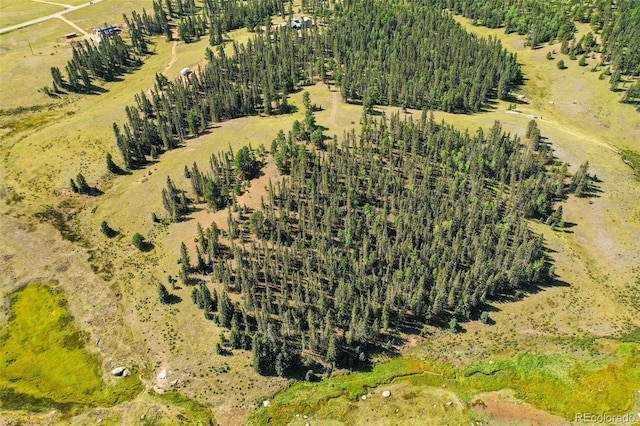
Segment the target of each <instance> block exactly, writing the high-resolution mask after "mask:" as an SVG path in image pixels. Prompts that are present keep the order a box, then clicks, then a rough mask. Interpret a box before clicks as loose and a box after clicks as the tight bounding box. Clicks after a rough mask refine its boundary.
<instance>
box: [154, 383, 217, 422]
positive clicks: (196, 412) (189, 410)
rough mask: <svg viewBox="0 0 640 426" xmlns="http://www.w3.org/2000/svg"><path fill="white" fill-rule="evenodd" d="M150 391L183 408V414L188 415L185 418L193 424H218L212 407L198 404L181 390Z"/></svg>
mask: <svg viewBox="0 0 640 426" xmlns="http://www.w3.org/2000/svg"><path fill="white" fill-rule="evenodd" d="M150 393H151V395H153V396H155V397H156V398H158V399H160V400H162V401H163V402H166V403H170V404H172V405H174V406H176V407H179V408H182V409H183V410H184V413H183V414H182V415H183V416H186V417H187V418H186V419H183V420H184V421H185V422H186V423H189V424H193V425H211V424H214V425H215V424H218V423H217V422H216V419H215V417H214V416H213V413H212V412H211V410H210V409H208V408H207V407H205V406H203V405H201V404H198V403H197V402H195V401H194V400H192V399H190V398H188V397H186V396H185V395H183V394H181V393H180V392H173V391H172V392H165V393H163V394H158V393H156V392H150Z"/></svg>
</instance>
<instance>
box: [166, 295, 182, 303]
mask: <svg viewBox="0 0 640 426" xmlns="http://www.w3.org/2000/svg"><path fill="white" fill-rule="evenodd" d="M180 302H182V297H180V296H178V295H177V294H169V297H168V298H167V303H166V304H167V305H176V304H178V303H180Z"/></svg>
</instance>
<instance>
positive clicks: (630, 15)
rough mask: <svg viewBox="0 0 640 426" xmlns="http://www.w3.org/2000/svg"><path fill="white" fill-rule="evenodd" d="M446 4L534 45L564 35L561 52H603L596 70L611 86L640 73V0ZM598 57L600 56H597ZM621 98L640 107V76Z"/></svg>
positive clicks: (443, 1) (462, 0) (442, 0)
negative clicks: (581, 26) (582, 28)
mask: <svg viewBox="0 0 640 426" xmlns="http://www.w3.org/2000/svg"><path fill="white" fill-rule="evenodd" d="M437 4H438V5H439V6H440V7H443V8H447V9H448V10H450V11H452V12H454V13H456V14H460V15H462V16H465V17H466V18H469V19H471V20H472V22H473V24H474V25H483V26H486V27H489V28H504V30H505V32H506V33H512V32H516V33H518V34H521V35H523V36H525V38H526V43H527V44H528V45H529V46H531V47H532V48H536V47H538V46H539V45H540V44H541V43H546V42H554V41H556V40H557V41H559V42H560V43H561V48H560V52H561V53H563V54H566V55H569V57H570V58H571V59H577V57H578V56H581V58H580V62H579V65H581V66H585V65H586V63H587V61H586V58H587V57H588V56H589V55H591V54H593V53H598V54H601V56H600V60H599V63H598V65H597V66H595V67H593V68H592V70H593V71H598V70H599V67H602V68H603V70H604V72H603V73H602V78H605V77H608V78H609V81H610V84H611V90H613V91H618V90H622V88H621V87H620V85H619V83H620V81H621V79H622V76H630V77H638V76H640V3H638V2H637V1H634V0H620V1H613V0H592V1H585V0H566V1H540V0H526V1H520V0H490V1H485V0H438V1H437ZM574 22H582V23H588V24H590V26H591V29H592V31H591V32H589V33H587V34H586V35H584V36H582V37H580V38H579V39H576V37H575V33H576V32H577V29H576V26H575V23H574ZM594 57H595V56H594ZM621 102H628V103H636V104H638V109H639V110H640V81H637V80H636V81H635V83H632V84H630V85H629V87H628V88H627V89H626V90H625V93H624V94H623V96H622V98H621Z"/></svg>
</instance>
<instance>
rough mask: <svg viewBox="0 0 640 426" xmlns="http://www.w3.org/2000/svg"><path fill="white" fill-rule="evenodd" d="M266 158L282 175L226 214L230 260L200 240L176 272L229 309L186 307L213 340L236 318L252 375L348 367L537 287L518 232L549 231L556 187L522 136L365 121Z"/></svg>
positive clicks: (555, 176)
mask: <svg viewBox="0 0 640 426" xmlns="http://www.w3.org/2000/svg"><path fill="white" fill-rule="evenodd" d="M283 146H286V147H287V148H283ZM277 153H285V154H281V155H285V157H286V158H285V160H286V164H287V165H288V166H287V167H286V169H282V170H284V171H285V172H286V173H287V176H286V177H285V179H282V180H278V181H277V182H276V183H270V184H269V187H268V188H267V190H268V191H267V194H266V196H265V197H264V199H263V202H262V209H261V210H256V211H249V210H248V209H246V208H244V207H242V206H238V205H237V204H235V203H234V204H232V206H233V208H229V216H228V220H227V225H228V231H227V232H226V234H225V235H226V236H227V238H228V240H229V241H230V245H229V246H228V247H226V248H223V247H224V246H225V245H224V244H222V243H221V242H220V241H218V231H217V227H215V232H214V231H209V230H208V231H204V230H202V229H201V228H199V229H200V230H199V232H198V237H197V238H196V241H197V248H196V251H197V253H196V257H197V261H196V263H197V266H194V265H193V264H192V263H191V261H190V259H189V257H188V253H187V254H183V256H182V259H181V261H180V262H179V263H181V265H182V266H181V268H183V269H182V272H181V273H182V274H189V273H190V274H191V277H192V278H193V277H195V276H196V275H194V273H198V274H201V273H205V274H210V273H211V271H213V275H212V276H213V280H214V281H216V282H220V283H221V284H222V292H223V296H224V294H227V293H230V294H231V293H238V294H240V295H241V297H242V304H241V305H235V306H233V309H232V312H231V313H229V311H228V309H227V310H225V311H224V312H226V313H224V312H221V311H220V310H219V308H214V307H213V306H214V305H215V304H213V303H200V304H202V305H203V306H205V305H206V306H210V309H213V311H216V309H218V311H217V312H218V313H217V314H215V315H214V314H213V312H206V311H205V314H206V315H208V316H210V317H211V318H213V319H214V320H215V321H216V322H218V323H220V324H222V325H223V326H226V327H232V321H234V318H235V323H236V326H235V331H233V333H232V334H233V335H234V336H236V337H235V338H234V339H233V341H234V342H236V343H234V344H233V347H236V348H245V349H246V348H248V345H247V342H249V341H251V342H252V349H253V352H254V366H256V369H257V370H258V371H260V372H262V373H266V374H273V373H276V374H286V368H285V369H283V370H281V372H277V371H275V370H274V368H276V367H275V361H276V359H277V358H278V356H280V358H283V359H286V360H287V362H286V364H287V365H289V366H291V367H290V368H295V367H293V366H297V365H298V363H297V361H296V360H299V354H300V353H313V354H315V355H316V356H319V357H320V358H322V359H323V360H324V361H326V362H327V363H329V364H331V365H336V366H354V365H356V364H357V363H358V362H360V361H362V360H366V358H367V355H366V352H367V351H369V350H371V349H372V348H373V347H376V346H384V344H385V343H386V342H387V341H389V339H390V338H391V336H392V335H393V334H394V333H395V332H396V331H398V330H402V329H404V328H406V327H418V328H421V327H422V324H423V323H425V322H427V323H428V322H432V323H439V322H442V321H443V320H444V319H446V318H450V317H452V316H453V317H456V318H458V319H468V318H470V317H472V316H473V315H474V312H477V311H478V310H479V309H481V307H482V305H483V304H484V303H485V302H486V301H487V300H489V299H491V298H492V297H496V296H499V295H502V294H505V293H513V292H514V291H516V290H519V289H522V288H523V287H525V286H527V285H529V284H531V283H536V282H541V281H543V280H545V279H546V278H547V275H548V270H549V269H548V268H549V265H548V263H547V261H546V260H545V255H544V244H543V240H542V237H541V236H538V235H535V234H533V233H532V232H531V231H530V230H529V229H528V227H527V224H526V222H525V220H524V218H525V217H536V218H540V219H541V220H542V221H547V222H548V223H553V224H557V222H558V221H560V220H561V215H562V213H561V210H554V208H553V204H554V202H555V201H556V200H558V199H560V198H562V197H563V196H564V195H565V194H566V192H567V191H568V190H569V189H570V187H569V185H568V184H566V183H565V178H566V174H565V173H566V168H563V167H555V166H551V163H552V161H551V159H552V157H551V153H550V151H549V150H548V149H547V147H546V144H544V143H541V140H540V134H539V130H538V129H537V126H536V125H535V122H533V123H532V124H530V126H529V129H528V131H527V136H526V138H525V139H524V140H520V139H519V138H517V137H510V136H509V135H506V134H504V133H503V131H502V129H501V126H500V124H499V123H496V124H495V125H494V126H493V128H492V129H491V130H490V131H489V132H488V133H485V132H483V131H482V130H479V131H478V132H477V133H476V134H475V135H470V134H468V133H462V132H460V131H458V130H456V129H454V128H453V127H451V126H448V125H445V124H444V123H443V124H441V125H439V124H436V123H435V122H434V120H433V117H432V116H431V117H428V116H427V115H426V114H425V115H423V117H422V118H421V119H420V120H419V121H418V122H413V121H411V120H409V121H406V120H405V121H403V120H401V119H400V117H399V116H398V115H394V116H392V117H391V118H390V119H386V118H382V119H381V120H377V121H376V120H371V119H369V118H366V119H365V122H364V124H363V126H362V128H361V131H360V134H359V135H357V134H356V133H355V131H351V132H348V133H345V134H344V136H343V138H342V141H341V142H340V143H338V141H337V140H333V141H331V142H330V143H329V144H328V145H327V147H326V151H323V150H318V149H317V148H314V147H313V146H312V145H307V144H306V143H298V142H296V139H295V137H294V135H293V131H291V132H289V134H288V135H285V134H284V133H283V132H281V133H280V134H279V136H278V137H277V138H276V140H274V142H273V145H272V154H273V155H276V154H277ZM192 176H193V175H192ZM238 241H239V243H238ZM185 251H186V250H185ZM185 265H188V269H184V268H185ZM186 281H187V282H190V283H192V284H194V283H196V282H197V280H194V279H191V278H189V275H187V280H186ZM201 285H202V284H201ZM197 288H199V287H197ZM194 291H195V292H204V290H203V289H198V290H194ZM202 294H204V293H202ZM198 297H200V299H201V298H202V297H203V296H198ZM194 300H195V296H194ZM218 300H220V297H218ZM200 304H199V305H200ZM243 324H245V325H244V326H243ZM242 342H244V343H242ZM283 348H284V349H283ZM256 357H257V358H256Z"/></svg>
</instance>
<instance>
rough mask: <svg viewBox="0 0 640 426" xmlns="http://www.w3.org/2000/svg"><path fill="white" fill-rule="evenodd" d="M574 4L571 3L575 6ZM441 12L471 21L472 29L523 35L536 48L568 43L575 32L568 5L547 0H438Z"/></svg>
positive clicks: (568, 3)
mask: <svg viewBox="0 0 640 426" xmlns="http://www.w3.org/2000/svg"><path fill="white" fill-rule="evenodd" d="M576 1H577V0H573V3H576ZM436 3H437V4H438V5H439V6H440V7H443V8H447V9H449V10H450V11H452V12H454V13H456V14H458V15H462V16H464V17H465V18H468V19H471V21H472V23H473V24H474V25H483V26H485V27H488V28H503V27H504V29H505V32H506V33H507V34H508V33H513V32H515V33H518V34H520V35H525V36H526V38H527V44H528V45H529V46H531V47H535V46H537V45H538V44H540V43H545V42H548V41H551V40H555V39H559V40H560V41H563V40H565V39H567V40H570V39H571V38H572V37H573V33H574V32H575V25H574V24H573V20H572V15H571V6H570V3H571V2H551V1H546V0H524V1H522V0H437V1H436Z"/></svg>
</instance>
